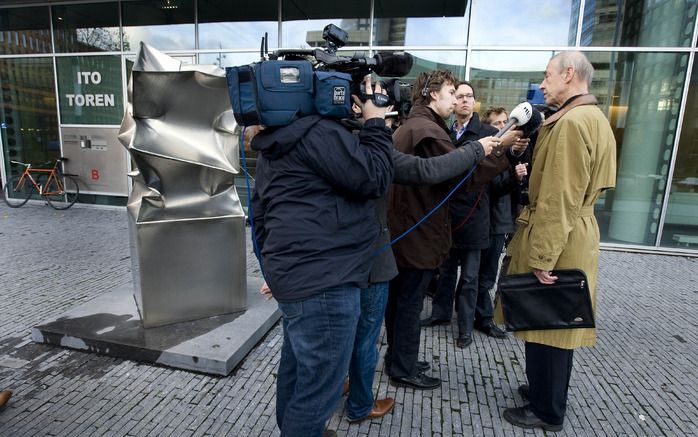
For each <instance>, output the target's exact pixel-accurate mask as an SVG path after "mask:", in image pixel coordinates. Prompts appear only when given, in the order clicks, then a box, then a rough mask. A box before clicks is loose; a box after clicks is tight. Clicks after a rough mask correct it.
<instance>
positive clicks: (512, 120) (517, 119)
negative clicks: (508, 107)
mask: <svg viewBox="0 0 698 437" xmlns="http://www.w3.org/2000/svg"><path fill="white" fill-rule="evenodd" d="M532 115H533V107H532V106H531V104H530V103H528V102H523V103H519V104H518V105H517V106H516V108H514V109H512V111H511V115H509V120H508V121H507V124H505V125H504V127H503V128H501V129H500V130H499V132H497V133H496V134H495V137H497V138H499V137H501V136H502V135H504V133H505V132H506V131H508V130H509V129H510V128H511V127H512V126H513V125H517V126H521V125H523V124H526V123H528V121H529V120H530V119H531V116H532ZM539 115H540V114H539Z"/></svg>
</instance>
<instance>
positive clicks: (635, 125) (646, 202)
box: [587, 52, 688, 245]
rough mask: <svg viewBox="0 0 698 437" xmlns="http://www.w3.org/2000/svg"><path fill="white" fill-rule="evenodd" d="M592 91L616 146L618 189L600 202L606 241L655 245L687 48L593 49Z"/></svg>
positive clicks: (600, 224) (602, 232) (597, 207)
mask: <svg viewBox="0 0 698 437" xmlns="http://www.w3.org/2000/svg"><path fill="white" fill-rule="evenodd" d="M587 56H588V58H589V60H590V61H592V63H593V64H594V67H595V69H596V72H595V74H594V81H593V83H592V87H591V92H592V93H593V94H595V95H596V97H597V98H598V99H599V104H600V106H601V108H602V109H603V110H604V111H605V112H606V115H607V117H608V119H609V121H610V123H611V127H612V128H613V131H614V134H615V137H616V142H617V145H618V150H617V154H618V177H617V182H616V188H615V190H611V191H608V192H606V193H605V195H604V196H603V198H602V199H601V200H600V201H599V204H597V206H596V216H597V218H598V219H599V227H600V230H601V238H602V241H607V242H614V243H626V244H639V245H655V244H656V243H657V242H656V239H657V235H658V231H659V219H660V216H661V211H662V206H663V202H664V192H665V189H666V184H667V182H668V177H669V166H670V163H671V154H672V149H673V146H674V140H675V135H676V126H677V123H678V114H679V106H680V103H681V102H680V100H681V99H680V97H681V94H682V93H683V84H684V80H683V78H684V77H685V75H686V62H687V60H688V54H687V53H648V52H590V53H587Z"/></svg>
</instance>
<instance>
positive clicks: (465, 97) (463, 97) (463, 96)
mask: <svg viewBox="0 0 698 437" xmlns="http://www.w3.org/2000/svg"><path fill="white" fill-rule="evenodd" d="M474 98H475V96H474V95H472V94H458V95H456V100H471V99H474Z"/></svg>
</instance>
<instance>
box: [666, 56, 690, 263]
mask: <svg viewBox="0 0 698 437" xmlns="http://www.w3.org/2000/svg"><path fill="white" fill-rule="evenodd" d="M675 153H676V159H675V163H674V174H673V176H672V180H671V191H670V193H669V203H668V206H667V210H666V215H665V217H664V229H663V230H662V241H661V245H662V246H667V247H678V248H681V249H696V250H698V62H694V64H693V74H692V75H691V83H690V85H689V88H688V99H687V101H686V111H685V113H684V117H683V127H682V129H681V138H680V141H679V149H678V150H677V151H676V152H675Z"/></svg>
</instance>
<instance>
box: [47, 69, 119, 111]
mask: <svg viewBox="0 0 698 437" xmlns="http://www.w3.org/2000/svg"><path fill="white" fill-rule="evenodd" d="M56 72H57V75H58V96H59V104H60V108H61V124H108V125H118V124H121V120H122V118H123V114H124V105H123V95H122V90H121V57H120V56H119V55H113V56H111V55H108V56H70V57H60V58H57V59H56Z"/></svg>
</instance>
